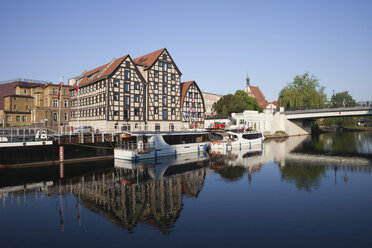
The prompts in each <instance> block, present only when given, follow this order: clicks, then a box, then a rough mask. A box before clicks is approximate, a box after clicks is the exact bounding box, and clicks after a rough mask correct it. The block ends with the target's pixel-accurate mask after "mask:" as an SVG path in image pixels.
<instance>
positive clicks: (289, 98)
mask: <svg viewBox="0 0 372 248" xmlns="http://www.w3.org/2000/svg"><path fill="white" fill-rule="evenodd" d="M278 102H279V105H280V106H281V107H285V108H287V109H303V108H321V107H324V106H325V104H326V102H327V96H326V94H325V93H324V87H321V86H320V84H319V79H318V78H317V77H315V76H314V75H310V74H309V73H308V72H306V73H304V74H302V75H296V76H295V77H294V79H293V82H291V83H289V84H288V85H287V86H285V87H284V88H283V89H282V90H281V91H280V94H279V99H278Z"/></svg>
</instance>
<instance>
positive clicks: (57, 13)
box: [0, 0, 372, 101]
mask: <svg viewBox="0 0 372 248" xmlns="http://www.w3.org/2000/svg"><path fill="white" fill-rule="evenodd" d="M0 34H1V36H0V37H1V43H0V44H1V46H0V81H3V80H8V79H13V78H18V77H23V78H30V79H38V80H49V81H53V82H58V81H59V78H60V77H61V76H64V78H65V81H66V79H68V78H71V77H74V76H77V75H79V74H81V73H82V72H83V71H84V70H85V69H92V68H94V67H96V66H100V65H102V64H104V63H107V62H109V61H111V59H112V58H114V57H120V56H123V55H125V54H130V55H131V56H132V58H136V57H139V56H141V55H144V54H146V53H149V52H152V51H155V50H158V49H160V48H163V47H166V48H167V49H168V51H169V52H170V53H171V55H172V57H173V59H174V60H175V62H176V64H177V65H178V67H179V68H180V70H181V72H182V73H183V76H182V80H183V81H186V80H196V81H197V83H198V84H199V86H200V87H201V89H202V90H203V91H207V92H212V93H218V94H220V93H222V94H225V93H231V92H235V90H237V89H243V88H244V86H245V76H246V73H247V72H249V75H250V77H251V82H252V84H253V85H258V86H259V87H260V88H261V90H262V91H263V93H264V95H265V96H266V98H267V99H268V100H275V99H277V97H278V93H279V91H280V90H281V89H282V88H283V87H284V86H285V85H286V84H287V83H289V82H290V81H291V80H292V79H293V77H294V76H295V75H296V74H302V73H304V72H306V71H308V72H310V73H312V74H314V75H316V76H317V77H318V78H319V79H320V83H321V85H323V86H325V87H326V92H327V95H328V96H330V95H331V94H332V91H333V90H335V91H336V92H339V91H344V90H348V91H349V92H350V93H351V95H352V96H353V97H354V98H355V99H356V100H358V101H359V100H372V73H371V71H372V1H358V0H354V1H341V0H338V1H325V0H323V1H314V0H312V1H262V0H260V1H233V0H229V1H202V0H199V1H190V0H188V1H175V0H174V1H162V0H152V1H146V0H140V1H109V0H107V1H78V0H75V1H66V0H63V1H39V0H32V1H30V0H25V1H20V0H11V1H4V0H2V1H1V9H0Z"/></svg>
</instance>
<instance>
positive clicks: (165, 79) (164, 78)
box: [163, 74, 168, 83]
mask: <svg viewBox="0 0 372 248" xmlns="http://www.w3.org/2000/svg"><path fill="white" fill-rule="evenodd" d="M167 79H168V77H167V74H164V75H163V82H164V83H166V82H167Z"/></svg>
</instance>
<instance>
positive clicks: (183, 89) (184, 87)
mask: <svg viewBox="0 0 372 248" xmlns="http://www.w3.org/2000/svg"><path fill="white" fill-rule="evenodd" d="M193 82H195V81H187V82H183V83H181V108H182V107H183V98H184V97H185V95H186V91H187V89H188V88H189V87H190V85H191V84H192V83H193Z"/></svg>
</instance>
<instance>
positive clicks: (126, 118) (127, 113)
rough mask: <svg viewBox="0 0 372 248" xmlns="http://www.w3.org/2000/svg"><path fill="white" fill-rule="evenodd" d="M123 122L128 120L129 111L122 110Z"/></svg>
mask: <svg viewBox="0 0 372 248" xmlns="http://www.w3.org/2000/svg"><path fill="white" fill-rule="evenodd" d="M124 120H129V109H124Z"/></svg>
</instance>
